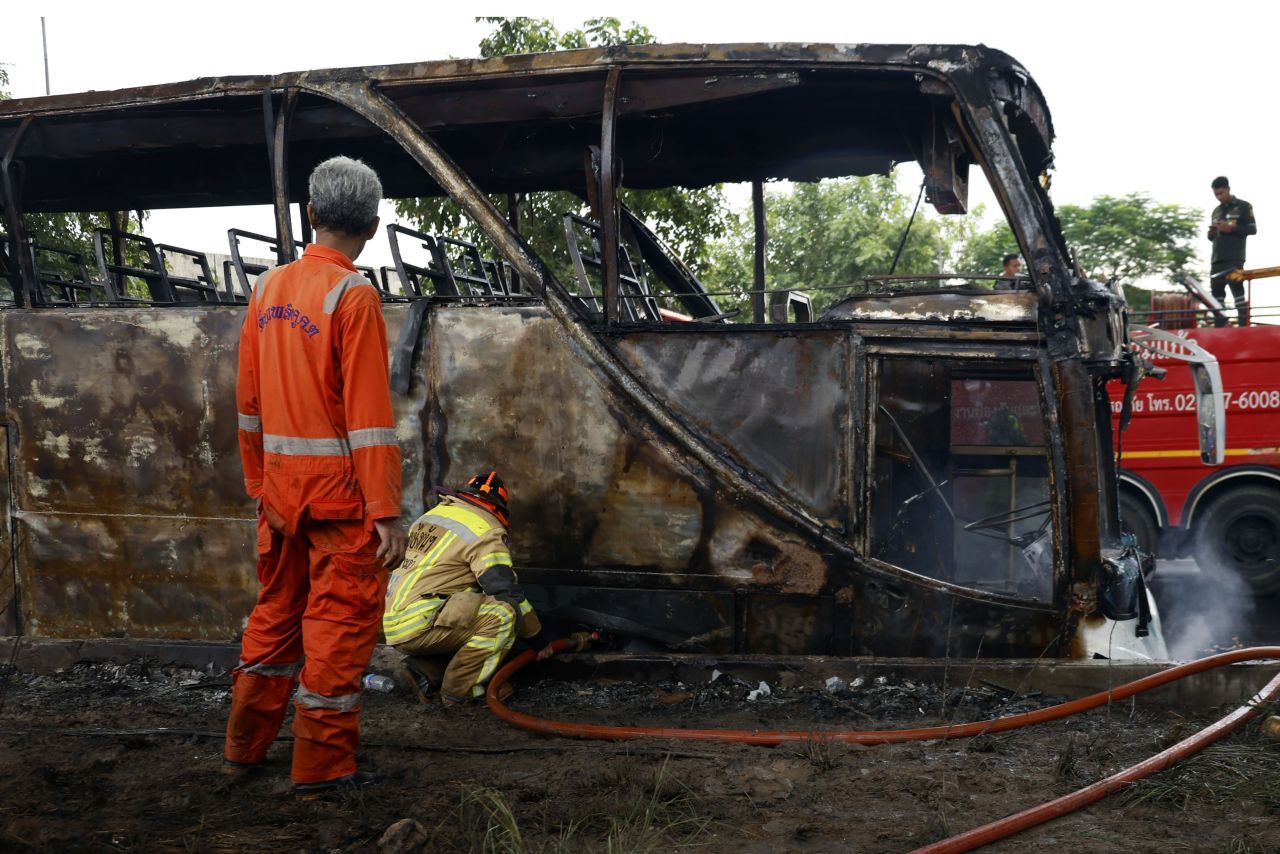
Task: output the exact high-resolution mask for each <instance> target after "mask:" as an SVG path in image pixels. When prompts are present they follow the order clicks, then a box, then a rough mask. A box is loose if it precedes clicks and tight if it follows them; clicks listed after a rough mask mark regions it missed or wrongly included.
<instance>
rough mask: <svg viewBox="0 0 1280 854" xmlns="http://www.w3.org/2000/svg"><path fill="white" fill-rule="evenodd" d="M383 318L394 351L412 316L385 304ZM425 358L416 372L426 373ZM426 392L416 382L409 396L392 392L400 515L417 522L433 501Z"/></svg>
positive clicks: (406, 310) (402, 308)
mask: <svg viewBox="0 0 1280 854" xmlns="http://www.w3.org/2000/svg"><path fill="white" fill-rule="evenodd" d="M382 317H383V319H384V320H386V323H387V342H388V347H390V348H391V350H392V352H394V350H395V346H396V342H397V341H399V340H400V332H401V329H402V328H403V326H404V324H405V322H406V321H407V320H408V317H409V307H408V306H406V305H384V306H383V307H382ZM422 358H423V357H422V356H421V354H419V362H418V364H415V365H414V370H415V371H417V372H419V373H420V374H421V373H423V368H422V367H421V364H422ZM427 392H428V386H427V384H426V383H425V382H421V381H418V382H414V383H412V384H411V385H410V387H409V392H408V394H407V395H404V394H399V393H397V392H395V391H393V392H392V393H391V406H392V408H393V409H394V411H395V417H396V440H397V441H398V442H399V444H400V460H401V469H400V476H401V492H400V512H401V514H402V515H403V516H404V517H405V518H407V519H416V518H417V517H418V516H420V515H422V512H423V510H424V509H425V505H424V502H425V501H426V500H428V499H429V498H430V495H429V493H430V491H431V481H430V480H429V478H428V472H427V460H426V456H425V451H426V448H425V445H424V443H423V437H424V436H425V435H427V418H428V417H429V416H428V410H427V404H426V400H427Z"/></svg>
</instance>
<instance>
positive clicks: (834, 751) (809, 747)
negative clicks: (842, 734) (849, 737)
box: [795, 734, 850, 771]
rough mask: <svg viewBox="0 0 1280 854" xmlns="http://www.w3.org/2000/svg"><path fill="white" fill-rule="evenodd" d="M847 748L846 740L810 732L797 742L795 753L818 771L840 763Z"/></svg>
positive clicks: (832, 767) (831, 767)
mask: <svg viewBox="0 0 1280 854" xmlns="http://www.w3.org/2000/svg"><path fill="white" fill-rule="evenodd" d="M849 750H850V748H849V745H848V743H847V742H843V741H837V740H836V739H834V738H824V737H822V736H821V735H818V736H815V735H812V734H811V735H810V736H809V737H808V738H806V739H805V740H804V741H802V742H800V743H799V747H798V748H797V749H796V752H795V753H796V756H798V757H800V758H801V759H804V760H806V761H807V762H808V763H809V764H810V765H812V766H813V767H814V768H817V769H818V770H819V771H830V770H832V769H834V768H835V767H836V766H838V765H839V764H840V760H842V759H844V757H845V756H847V755H848V754H849Z"/></svg>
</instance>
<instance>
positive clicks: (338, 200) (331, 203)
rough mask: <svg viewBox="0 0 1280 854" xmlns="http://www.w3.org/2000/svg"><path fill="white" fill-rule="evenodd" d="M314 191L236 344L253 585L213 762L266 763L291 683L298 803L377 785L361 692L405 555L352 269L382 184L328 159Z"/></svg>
mask: <svg viewBox="0 0 1280 854" xmlns="http://www.w3.org/2000/svg"><path fill="white" fill-rule="evenodd" d="M309 189H310V195H311V201H310V203H309V204H308V205H307V216H308V217H309V219H310V220H311V224H312V226H314V227H315V235H316V239H315V242H314V243H313V244H311V245H310V246H308V247H307V248H306V251H305V252H304V253H303V256H302V258H301V259H300V260H298V261H294V262H293V263H292V264H287V265H285V266H283V267H277V268H275V269H272V270H268V271H267V272H265V273H263V274H262V276H260V277H259V278H258V281H257V284H256V285H255V287H254V292H253V296H252V298H251V299H250V300H249V307H248V312H247V314H246V317H245V321H244V326H243V328H242V329H241V333H240V376H239V381H238V382H237V384H236V403H237V408H238V409H239V419H240V434H239V435H240V456H241V460H242V462H243V464H244V477H245V486H246V488H247V490H248V492H249V495H250V497H252V498H256V499H258V535H257V541H258V580H259V581H260V582H261V583H262V590H261V592H260V593H259V594H258V603H257V605H256V606H255V607H254V609H253V613H252V614H251V615H250V617H249V623H248V626H247V627H246V628H245V631H244V638H243V642H242V646H241V653H240V665H239V666H238V667H237V668H236V669H235V671H234V672H233V674H232V690H231V714H230V717H229V719H228V721H227V743H226V753H225V757H224V759H223V770H224V771H226V772H227V773H228V774H231V775H234V776H243V775H245V774H247V773H249V772H250V771H252V770H253V769H254V768H256V767H257V766H259V765H260V764H261V763H262V761H263V759H264V757H265V756H266V753H267V748H268V747H270V746H271V742H272V741H273V740H274V739H275V737H276V735H277V734H278V733H279V730H280V725H281V723H282V721H283V720H284V715H285V710H286V707H287V705H288V702H289V696H290V695H291V694H292V693H293V690H294V685H295V684H296V685H297V689H298V690H297V698H296V700H295V706H296V709H295V714H294V719H293V736H294V743H293V774H292V776H293V783H294V792H295V794H296V795H297V796H298V797H299V798H303V799H308V798H312V797H317V796H319V795H320V794H321V793H324V792H326V791H329V790H334V789H348V788H358V787H362V786H366V785H370V784H372V783H376V782H382V779H381V778H380V777H378V776H377V775H374V774H369V773H367V772H361V771H357V770H356V759H355V752H356V748H357V747H358V745H359V741H360V729H359V725H360V717H359V716H360V690H361V687H362V686H361V682H362V679H363V677H364V672H365V668H366V667H367V666H368V664H369V658H370V656H371V655H372V654H373V647H374V644H375V643H376V642H377V640H378V630H379V628H380V624H381V618H382V603H383V596H384V595H385V590H386V584H387V568H389V567H393V566H396V565H397V564H399V562H400V561H401V559H402V558H403V557H404V550H405V535H404V532H403V531H402V530H401V528H400V524H399V517H400V447H399V445H398V444H397V442H396V434H395V421H394V418H393V415H392V410H391V393H390V383H389V379H388V369H387V330H386V324H385V323H384V321H383V319H382V306H381V303H380V300H379V298H378V292H377V291H376V290H375V289H374V288H373V287H372V286H371V285H370V283H369V282H368V281H367V280H365V279H364V278H363V277H362V276H361V275H360V274H359V273H357V272H356V268H355V266H354V264H353V263H352V262H353V261H354V260H355V259H356V257H357V256H358V255H359V254H360V252H361V250H362V249H363V248H364V245H365V243H366V242H368V240H369V239H370V238H372V237H373V235H374V234H375V233H376V232H377V229H378V215H377V212H378V202H379V201H380V200H381V198H382V185H381V182H380V181H379V180H378V176H377V174H376V173H375V172H374V171H373V170H372V169H370V168H369V167H368V166H366V165H365V164H364V163H361V162H360V161H357V160H351V159H350V158H347V157H335V158H332V159H330V160H326V161H325V162H324V163H321V164H320V165H319V166H317V167H316V169H315V171H314V172H312V173H311V179H310V184H309ZM304 657H305V660H306V663H305V665H304V664H303V659H304Z"/></svg>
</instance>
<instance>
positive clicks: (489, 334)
mask: <svg viewBox="0 0 1280 854" xmlns="http://www.w3.org/2000/svg"><path fill="white" fill-rule="evenodd" d="M428 330H429V331H428V332H427V336H428V337H427V338H426V340H425V341H424V342H423V346H422V351H423V353H424V359H425V361H426V371H427V373H428V377H429V382H430V386H431V389H432V391H431V393H430V394H429V395H428V397H429V415H428V417H427V421H428V433H427V443H426V444H427V454H428V458H429V460H430V462H429V466H430V470H431V476H432V477H433V478H434V479H435V482H436V483H443V484H446V485H453V486H456V485H457V484H458V483H460V482H462V481H463V480H465V479H466V478H467V477H469V476H470V475H471V474H472V473H473V472H474V471H479V470H481V469H484V468H488V467H491V466H492V467H496V468H498V469H499V470H500V471H502V474H503V478H504V479H505V480H506V481H507V484H508V486H509V487H510V489H511V491H512V511H511V514H512V515H511V521H512V534H511V536H512V550H513V553H514V555H515V557H516V559H517V562H519V563H520V564H522V565H532V566H540V567H552V568H566V567H580V566H614V567H638V568H648V569H653V570H656V571H663V572H689V571H697V570H694V569H693V567H695V566H696V565H697V564H698V563H699V556H698V555H697V554H696V552H697V549H698V545H699V543H700V541H701V540H702V538H703V533H704V528H705V521H704V520H705V516H706V511H705V503H706V501H708V500H709V496H708V495H707V494H706V492H705V488H704V487H703V486H702V484H703V483H705V481H706V479H707V478H706V475H705V473H704V472H703V471H702V470H701V467H700V466H697V465H696V464H694V463H691V462H690V461H689V460H687V459H685V458H683V457H681V456H678V455H676V454H675V453H674V452H673V451H672V450H671V449H670V448H668V447H667V446H665V445H664V444H663V443H661V442H654V441H652V439H653V434H652V431H651V428H650V427H649V426H648V425H646V424H644V423H643V422H642V421H641V420H640V419H639V418H638V417H636V416H634V415H632V414H630V413H628V412H627V411H625V410H624V408H623V407H622V406H621V404H620V402H619V401H618V400H617V399H616V397H615V396H614V394H613V393H612V392H611V390H610V387H609V384H608V382H607V379H606V378H605V377H604V376H603V374H601V373H600V372H599V371H598V370H596V369H594V368H593V367H592V366H591V364H590V362H589V361H588V360H587V359H585V358H584V357H583V356H582V354H580V353H579V352H577V350H576V348H575V347H574V346H573V345H572V344H571V343H570V342H569V341H568V340H567V339H566V338H565V337H564V335H563V334H562V332H561V330H560V326H559V324H558V323H557V322H556V321H555V320H554V319H552V318H551V317H550V316H549V315H548V314H547V312H546V311H545V310H544V309H541V308H495V309H486V310H483V311H476V310H473V309H465V308H441V309H436V310H434V311H433V312H432V313H431V316H430V319H429V321H428ZM701 571H707V570H706V569H705V568H704V569H702V570H701Z"/></svg>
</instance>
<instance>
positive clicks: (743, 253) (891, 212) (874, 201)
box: [703, 175, 956, 313]
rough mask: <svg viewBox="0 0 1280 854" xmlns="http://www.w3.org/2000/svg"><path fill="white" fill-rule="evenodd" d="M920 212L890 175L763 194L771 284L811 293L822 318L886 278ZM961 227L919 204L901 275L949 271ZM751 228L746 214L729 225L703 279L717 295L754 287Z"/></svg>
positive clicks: (742, 300) (735, 303)
mask: <svg viewBox="0 0 1280 854" xmlns="http://www.w3.org/2000/svg"><path fill="white" fill-rule="evenodd" d="M914 205H915V193H910V194H908V193H902V192H900V191H899V190H898V187H897V183H896V181H895V180H894V177H893V176H891V175H872V176H868V177H855V178H836V179H829V180H824V181H818V182H798V183H795V184H792V185H790V186H789V187H780V188H776V189H770V190H769V191H767V192H766V193H765V222H766V225H767V228H768V234H769V239H768V244H767V250H766V256H765V260H766V270H767V273H766V285H767V287H768V288H769V289H770V290H775V289H788V288H793V289H796V290H800V291H804V292H805V293H807V294H809V296H810V298H811V299H812V300H813V304H814V310H815V312H817V313H821V312H822V311H824V310H825V309H826V308H827V307H828V306H830V305H831V304H832V303H834V302H836V301H837V300H839V299H840V298H841V297H843V296H845V295H847V294H848V293H849V292H850V291H851V290H852V289H854V288H860V287H861V286H862V282H863V279H864V277H866V276H871V275H883V274H887V273H888V272H889V271H890V268H892V267H893V259H894V255H895V253H896V252H897V249H898V244H899V243H900V242H901V241H902V235H903V233H904V232H905V231H906V228H907V223H908V222H909V221H910V219H911V211H912V208H913V206H914ZM955 233H956V227H955V226H954V225H952V223H951V222H949V221H948V220H943V219H939V218H934V217H931V216H929V215H928V214H927V213H926V212H925V209H924V206H923V205H922V206H921V208H920V210H919V211H918V213H917V214H916V218H915V222H914V223H913V224H912V225H911V231H910V233H909V234H908V236H907V241H906V243H905V244H904V245H903V248H902V256H901V258H900V259H899V260H898V264H897V267H896V268H894V272H895V273H896V274H912V273H916V274H933V273H941V272H947V271H949V267H950V261H951V257H952V254H953V251H952V246H953V243H954V235H955ZM753 255H754V227H753V223H752V218H751V216H750V214H749V213H744V214H741V215H737V216H735V217H734V218H733V219H732V223H731V229H730V234H729V235H728V237H727V238H726V239H724V240H722V241H719V242H718V243H717V244H716V246H715V247H714V250H713V252H712V258H711V263H710V265H709V266H708V268H707V269H706V271H705V273H704V276H703V280H704V282H705V283H706V284H707V285H708V286H709V287H710V288H711V289H712V290H713V291H730V292H742V291H746V290H748V289H750V288H751V286H752V263H753V262H752V259H753ZM718 300H719V301H720V302H721V304H722V305H725V306H732V307H734V308H738V309H740V310H742V311H744V312H745V311H747V310H748V308H747V307H748V306H749V301H748V298H747V297H746V295H745V294H744V295H743V296H741V297H737V298H728V297H718Z"/></svg>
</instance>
